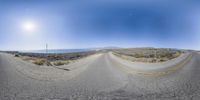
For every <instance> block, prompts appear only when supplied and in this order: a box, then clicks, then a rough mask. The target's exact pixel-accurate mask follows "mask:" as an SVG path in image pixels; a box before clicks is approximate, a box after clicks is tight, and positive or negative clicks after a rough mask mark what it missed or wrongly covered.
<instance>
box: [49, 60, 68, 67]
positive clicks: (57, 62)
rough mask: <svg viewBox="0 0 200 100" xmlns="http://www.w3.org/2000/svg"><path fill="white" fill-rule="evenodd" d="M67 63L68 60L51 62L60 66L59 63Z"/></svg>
mask: <svg viewBox="0 0 200 100" xmlns="http://www.w3.org/2000/svg"><path fill="white" fill-rule="evenodd" d="M67 63H68V62H66V61H56V62H53V65H55V66H61V65H65V64H67Z"/></svg>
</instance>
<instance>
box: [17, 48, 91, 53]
mask: <svg viewBox="0 0 200 100" xmlns="http://www.w3.org/2000/svg"><path fill="white" fill-rule="evenodd" d="M87 51H94V49H49V50H48V53H76V52H87ZM20 52H25V53H46V50H27V51H20Z"/></svg>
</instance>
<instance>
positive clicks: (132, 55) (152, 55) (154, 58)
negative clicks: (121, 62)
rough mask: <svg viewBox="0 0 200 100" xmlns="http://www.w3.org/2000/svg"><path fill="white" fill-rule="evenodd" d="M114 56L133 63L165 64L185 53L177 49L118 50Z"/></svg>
mask: <svg viewBox="0 0 200 100" xmlns="http://www.w3.org/2000/svg"><path fill="white" fill-rule="evenodd" d="M113 52H114V54H115V55H117V56H119V57H121V58H124V59H127V60H131V61H133V62H148V63H156V62H164V61H168V60H171V59H174V58H176V57H178V56H180V55H181V54H182V53H183V51H180V50H175V49H163V48H160V49H157V48H131V49H116V50H113Z"/></svg>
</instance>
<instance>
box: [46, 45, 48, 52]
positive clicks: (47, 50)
mask: <svg viewBox="0 0 200 100" xmlns="http://www.w3.org/2000/svg"><path fill="white" fill-rule="evenodd" d="M47 53H48V44H46V54H47Z"/></svg>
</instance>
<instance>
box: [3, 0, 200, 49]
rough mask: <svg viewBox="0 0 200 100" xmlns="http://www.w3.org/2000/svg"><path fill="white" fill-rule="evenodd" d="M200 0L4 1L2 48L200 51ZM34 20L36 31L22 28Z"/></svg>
mask: <svg viewBox="0 0 200 100" xmlns="http://www.w3.org/2000/svg"><path fill="white" fill-rule="evenodd" d="M199 7H200V2H198V1H195V0H191V1H189V0H188V1H184V0H182V1H181V0H110V1H108V0H13V1H12V0H1V1H0V50H36V49H44V48H45V44H46V43H48V44H49V47H50V48H51V49H61V48H66V49H68V48H91V47H107V46H117V47H165V48H183V49H197V50H199V49H200V8H199ZM26 21H31V22H33V23H34V24H35V26H36V28H35V29H34V32H31V34H30V33H28V32H26V31H24V30H23V29H22V24H23V23H24V22H26Z"/></svg>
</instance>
